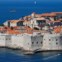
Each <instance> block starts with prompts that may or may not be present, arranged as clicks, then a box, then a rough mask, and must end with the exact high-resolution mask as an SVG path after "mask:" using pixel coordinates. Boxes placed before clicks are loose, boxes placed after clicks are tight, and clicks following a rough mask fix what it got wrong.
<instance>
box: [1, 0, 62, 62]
mask: <svg viewBox="0 0 62 62" xmlns="http://www.w3.org/2000/svg"><path fill="white" fill-rule="evenodd" d="M61 11H62V1H61V0H0V24H3V23H4V22H5V21H7V20H15V19H19V18H22V17H24V16H27V15H30V14H31V13H33V12H35V13H38V14H40V13H50V12H61ZM0 62H62V52H39V53H36V54H33V55H24V54H23V53H22V52H21V51H20V50H12V49H6V48H0Z"/></svg>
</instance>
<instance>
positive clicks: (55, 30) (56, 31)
mask: <svg viewBox="0 0 62 62" xmlns="http://www.w3.org/2000/svg"><path fill="white" fill-rule="evenodd" d="M61 30H62V28H61V27H56V28H54V32H55V33H60V32H61Z"/></svg>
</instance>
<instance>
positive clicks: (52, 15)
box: [41, 13, 56, 17]
mask: <svg viewBox="0 0 62 62" xmlns="http://www.w3.org/2000/svg"><path fill="white" fill-rule="evenodd" d="M41 16H42V17H44V16H49V17H54V16H56V14H55V13H44V14H42V15H41Z"/></svg>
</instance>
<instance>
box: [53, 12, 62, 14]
mask: <svg viewBox="0 0 62 62" xmlns="http://www.w3.org/2000/svg"><path fill="white" fill-rule="evenodd" d="M52 13H55V14H62V12H52Z"/></svg>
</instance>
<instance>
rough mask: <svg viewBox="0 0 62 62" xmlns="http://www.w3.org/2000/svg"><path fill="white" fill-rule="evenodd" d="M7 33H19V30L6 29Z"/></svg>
mask: <svg viewBox="0 0 62 62" xmlns="http://www.w3.org/2000/svg"><path fill="white" fill-rule="evenodd" d="M7 33H8V34H21V32H19V31H17V30H8V31H7Z"/></svg>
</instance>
